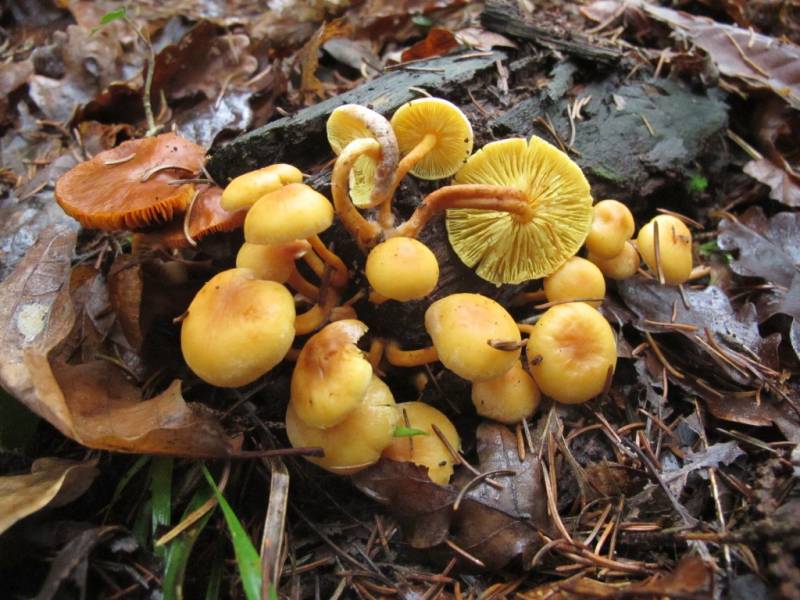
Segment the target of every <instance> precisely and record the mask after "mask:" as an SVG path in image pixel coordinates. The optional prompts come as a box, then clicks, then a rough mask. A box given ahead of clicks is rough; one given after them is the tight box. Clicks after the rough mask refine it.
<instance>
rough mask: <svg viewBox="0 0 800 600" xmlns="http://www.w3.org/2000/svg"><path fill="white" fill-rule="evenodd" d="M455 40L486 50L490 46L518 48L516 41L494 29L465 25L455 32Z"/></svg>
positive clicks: (469, 46)
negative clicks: (488, 29)
mask: <svg viewBox="0 0 800 600" xmlns="http://www.w3.org/2000/svg"><path fill="white" fill-rule="evenodd" d="M456 41H457V42H458V43H459V44H461V45H463V46H467V47H468V48H474V49H475V50H481V51H483V52H488V51H489V50H491V49H492V48H514V49H516V48H519V46H517V44H516V42H514V41H512V40H510V39H508V38H507V37H506V36H504V35H501V34H499V33H495V32H494V31H487V30H486V29H482V28H480V27H465V28H464V29H459V30H458V31H457V32H456Z"/></svg>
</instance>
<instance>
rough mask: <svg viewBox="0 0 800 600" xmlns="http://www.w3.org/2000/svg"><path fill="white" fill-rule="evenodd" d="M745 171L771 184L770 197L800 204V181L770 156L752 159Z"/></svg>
mask: <svg viewBox="0 0 800 600" xmlns="http://www.w3.org/2000/svg"><path fill="white" fill-rule="evenodd" d="M743 170H744V172H745V173H747V174H748V175H750V177H752V178H753V179H756V180H757V181H760V182H761V183H763V184H764V185H767V186H769V189H770V192H769V197H770V198H772V199H773V200H777V201H778V202H780V203H781V204H785V205H786V206H794V207H797V206H800V182H798V181H797V179H796V178H795V177H793V176H792V175H791V174H789V173H787V172H786V171H785V170H783V169H782V168H781V167H779V166H777V165H776V164H774V163H773V162H772V161H771V160H769V159H768V158H762V159H761V160H751V161H750V162H749V163H747V164H746V165H745V166H744V169H743Z"/></svg>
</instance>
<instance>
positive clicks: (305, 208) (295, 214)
mask: <svg viewBox="0 0 800 600" xmlns="http://www.w3.org/2000/svg"><path fill="white" fill-rule="evenodd" d="M332 224H333V206H332V205H331V203H330V201H329V200H328V199H327V198H326V197H325V196H323V195H322V194H320V193H319V192H316V191H314V190H313V189H311V188H310V187H308V186H307V185H304V184H302V183H291V184H289V185H285V186H283V187H282V188H280V189H278V190H275V191H274V192H271V193H269V194H267V195H265V196H262V197H261V198H260V199H259V200H258V202H256V203H255V204H254V205H253V206H252V208H250V210H249V211H248V212H247V217H245V220H244V239H245V240H247V241H248V242H250V243H252V244H285V243H287V242H291V241H294V240H297V239H305V238H309V237H311V236H314V235H317V234H318V233H320V232H322V231H325V230H326V229H327V228H328V227H330V226H331V225H332Z"/></svg>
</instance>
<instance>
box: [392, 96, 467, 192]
mask: <svg viewBox="0 0 800 600" xmlns="http://www.w3.org/2000/svg"><path fill="white" fill-rule="evenodd" d="M392 129H394V132H395V135H397V143H398V145H399V146H400V153H401V154H408V153H409V152H411V150H413V149H414V147H415V146H416V145H417V144H419V143H420V142H421V141H422V140H423V138H424V137H425V136H426V135H427V134H432V135H434V136H436V144H435V145H434V146H433V148H432V149H431V150H430V151H429V152H428V153H427V154H425V156H424V157H422V159H421V160H419V161H418V162H417V163H416V164H415V165H414V166H413V167H412V168H411V171H410V173H411V174H412V175H415V176H416V177H419V178H420V179H442V178H444V177H450V176H451V175H452V174H453V173H455V172H456V171H458V169H459V167H461V165H462V164H464V161H465V160H466V159H467V158H468V157H469V155H470V154H471V153H472V143H473V134H472V125H470V123H469V120H468V119H467V117H466V116H464V113H462V112H461V110H460V109H459V108H458V107H457V106H456V105H455V104H453V103H451V102H448V101H447V100H444V99H442V98H420V99H418V100H412V101H411V102H407V103H406V104H404V105H403V106H401V107H400V108H398V109H397V111H396V112H395V113H394V115H393V116H392Z"/></svg>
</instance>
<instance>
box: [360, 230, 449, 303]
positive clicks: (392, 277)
mask: <svg viewBox="0 0 800 600" xmlns="http://www.w3.org/2000/svg"><path fill="white" fill-rule="evenodd" d="M365 272H366V275H367V280H368V281H369V284H370V285H371V286H372V287H373V289H374V290H375V291H376V292H378V293H379V294H381V295H382V296H385V297H386V298H390V299H392V300H399V301H401V302H405V301H407V300H418V299H420V298H424V297H425V296H427V295H428V294H430V293H431V292H432V291H433V290H434V288H435V287H436V284H437V283H438V281H439V263H438V261H437V260H436V256H434V254H433V252H431V250H430V248H428V247H427V246H426V245H425V244H423V243H422V242H420V241H418V240H415V239H413V238H407V237H394V238H390V239H388V240H386V241H385V242H383V243H381V244H378V245H377V246H375V247H374V248H373V249H372V250H371V251H370V253H369V256H367V266H366V269H365Z"/></svg>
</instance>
